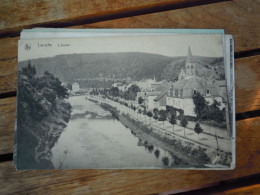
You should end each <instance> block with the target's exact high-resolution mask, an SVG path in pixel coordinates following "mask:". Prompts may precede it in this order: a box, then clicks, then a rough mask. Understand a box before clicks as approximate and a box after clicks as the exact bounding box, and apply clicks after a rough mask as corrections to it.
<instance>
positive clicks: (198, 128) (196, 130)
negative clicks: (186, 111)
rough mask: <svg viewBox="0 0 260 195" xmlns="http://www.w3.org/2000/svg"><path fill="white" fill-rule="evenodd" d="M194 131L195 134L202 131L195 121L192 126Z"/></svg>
mask: <svg viewBox="0 0 260 195" xmlns="http://www.w3.org/2000/svg"><path fill="white" fill-rule="evenodd" d="M194 131H195V133H197V134H200V133H202V132H203V129H202V128H201V127H200V124H199V123H196V125H195V127H194Z"/></svg>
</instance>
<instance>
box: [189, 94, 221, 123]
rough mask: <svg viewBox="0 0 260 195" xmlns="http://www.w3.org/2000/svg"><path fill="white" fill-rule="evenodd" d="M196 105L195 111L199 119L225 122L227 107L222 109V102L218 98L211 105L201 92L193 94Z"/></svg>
mask: <svg viewBox="0 0 260 195" xmlns="http://www.w3.org/2000/svg"><path fill="white" fill-rule="evenodd" d="M192 99H193V103H194V105H195V108H194V112H195V114H196V115H197V119H199V120H213V121H216V122H218V123H225V118H226V113H225V109H222V110H220V109H219V106H220V103H219V102H218V101H216V100H214V101H213V103H212V104H211V105H208V103H207V102H206V100H205V98H204V97H203V96H202V95H201V94H200V93H199V92H197V93H195V94H194V95H193V96H192Z"/></svg>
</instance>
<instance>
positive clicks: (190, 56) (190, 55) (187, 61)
mask: <svg viewBox="0 0 260 195" xmlns="http://www.w3.org/2000/svg"><path fill="white" fill-rule="evenodd" d="M191 59H192V54H191V50H190V46H189V49H188V54H187V60H186V63H191V62H192V60H191Z"/></svg>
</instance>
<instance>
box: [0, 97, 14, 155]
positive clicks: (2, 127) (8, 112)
mask: <svg viewBox="0 0 260 195" xmlns="http://www.w3.org/2000/svg"><path fill="white" fill-rule="evenodd" d="M15 108H16V97H11V98H4V99H1V101H0V110H1V115H0V121H1V122H0V143H1V144H0V145H1V146H0V154H6V153H12V152H13V150H12V148H13V140H14V124H15Z"/></svg>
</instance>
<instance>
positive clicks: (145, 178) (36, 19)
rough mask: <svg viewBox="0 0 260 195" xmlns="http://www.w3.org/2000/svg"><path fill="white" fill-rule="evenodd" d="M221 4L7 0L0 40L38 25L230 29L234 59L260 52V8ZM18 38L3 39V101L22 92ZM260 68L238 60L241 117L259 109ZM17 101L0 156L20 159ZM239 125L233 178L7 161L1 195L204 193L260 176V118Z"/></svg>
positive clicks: (5, 113) (8, 109)
mask: <svg viewBox="0 0 260 195" xmlns="http://www.w3.org/2000/svg"><path fill="white" fill-rule="evenodd" d="M220 1H221V0H219V3H213V2H218V0H211V1H202V0H149V1H145V0H140V1H137V0H134V1H132V0H131V1H130V0H118V1H114V0H102V1H100V0H92V1H85V0H84V1H83V0H74V1H72V0H68V1H65V0H58V1H50V0H44V1H38V0H37V1H33V0H23V1H16V2H15V3H14V2H13V1H7V0H6V1H4V0H2V1H1V0H0V36H5V37H6V36H8V35H14V34H17V33H18V32H19V31H20V30H21V29H23V28H30V27H36V26H52V27H63V26H68V27H70V28H210V29H214V28H224V29H225V31H226V33H229V34H232V35H234V38H235V52H241V51H249V50H254V49H259V48H260V12H259V10H260V1H259V0H249V1H244V0H233V1H226V2H220ZM200 4H201V6H194V5H200ZM202 4H208V5H202ZM191 6H192V7H191ZM193 6H194V7H193ZM184 7H188V8H184ZM179 8H184V9H179ZM165 10H171V11H165ZM158 11H160V12H158ZM161 11H164V12H161ZM156 12H157V13H156ZM129 16H131V17H129ZM111 19H113V20H111ZM18 39H19V37H18V36H17V37H10V38H0V94H2V93H7V92H12V91H16V83H17V75H16V73H17V41H18ZM259 64H260V55H255V56H252V57H247V58H241V59H236V61H235V69H236V112H237V113H243V112H248V111H254V110H258V109H260V103H259V102H260V100H259V99H260V81H259V80H260V69H259ZM15 102H16V97H9V98H3V99H0V113H1V114H0V155H2V154H8V153H12V152H13V149H12V147H13V135H14V120H15ZM236 125H237V145H236V150H237V155H236V158H237V167H236V169H235V170H232V171H189V170H60V171H48V170H46V171H15V169H14V167H13V165H12V162H11V161H8V162H0V194H7V193H9V194H14V193H19V194H20V193H24V194H25V193H26V194H27V193H29V194H30V193H32V194H35V193H41V194H49V193H52V194H64V193H67V194H71V193H75V194H85V193H87V192H90V193H92V194H148V193H149V194H151V193H158V192H165V191H169V190H179V191H180V190H181V189H194V188H200V187H201V186H207V185H208V184H211V183H215V182H220V181H223V180H229V179H232V178H240V177H243V176H249V175H253V174H260V160H259V159H260V142H259V139H260V132H259V128H260V117H257V118H251V119H246V120H241V121H238V122H237V123H236ZM259 189H260V188H259V185H253V186H248V187H247V188H238V189H236V190H233V191H232V190H231V191H227V193H231V194H236V193H237V194H241V193H255V194H258V193H259ZM239 190H240V191H239Z"/></svg>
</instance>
